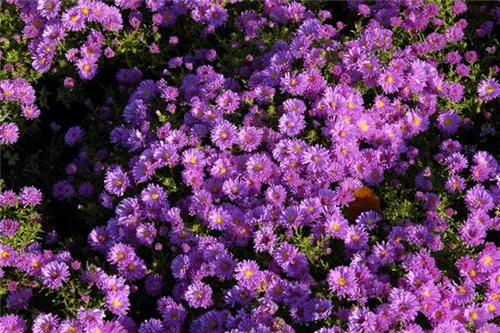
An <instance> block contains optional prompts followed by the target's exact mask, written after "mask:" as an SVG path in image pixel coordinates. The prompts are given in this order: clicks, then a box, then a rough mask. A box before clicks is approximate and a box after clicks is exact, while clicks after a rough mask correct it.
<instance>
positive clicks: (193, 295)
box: [184, 281, 213, 308]
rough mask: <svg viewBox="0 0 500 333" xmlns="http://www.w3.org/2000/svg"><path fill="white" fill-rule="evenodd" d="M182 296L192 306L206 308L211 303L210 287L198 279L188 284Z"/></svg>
mask: <svg viewBox="0 0 500 333" xmlns="http://www.w3.org/2000/svg"><path fill="white" fill-rule="evenodd" d="M184 297H185V299H186V301H187V302H188V304H189V306H191V307H193V308H208V307H210V306H212V304H213V301H212V288H210V286H209V285H207V284H205V283H203V282H200V281H196V282H194V283H192V284H190V285H189V287H188V288H187V290H186V293H185V296H184Z"/></svg>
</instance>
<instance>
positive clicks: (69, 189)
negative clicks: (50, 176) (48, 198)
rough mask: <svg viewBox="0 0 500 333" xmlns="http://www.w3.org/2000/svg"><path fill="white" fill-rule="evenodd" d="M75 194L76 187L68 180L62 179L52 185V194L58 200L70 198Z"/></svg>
mask: <svg viewBox="0 0 500 333" xmlns="http://www.w3.org/2000/svg"><path fill="white" fill-rule="evenodd" d="M74 194H75V189H74V187H73V185H72V184H71V183H70V182H68V181H67V180H61V181H59V182H57V183H55V184H54V186H53V187H52V195H53V196H54V197H55V198H56V199H58V200H69V199H71V198H72V197H73V195H74Z"/></svg>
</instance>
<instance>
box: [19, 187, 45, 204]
mask: <svg viewBox="0 0 500 333" xmlns="http://www.w3.org/2000/svg"><path fill="white" fill-rule="evenodd" d="M19 201H20V202H21V204H22V205H23V206H24V207H26V206H37V205H39V204H40V202H42V192H40V190H39V189H37V188H36V187H34V186H25V187H23V188H22V189H21V191H20V192H19Z"/></svg>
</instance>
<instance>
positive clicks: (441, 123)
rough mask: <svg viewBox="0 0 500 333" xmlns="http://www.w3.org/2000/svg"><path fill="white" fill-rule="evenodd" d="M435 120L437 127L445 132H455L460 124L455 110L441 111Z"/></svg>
mask: <svg viewBox="0 0 500 333" xmlns="http://www.w3.org/2000/svg"><path fill="white" fill-rule="evenodd" d="M437 120H438V127H439V129H440V130H442V131H443V132H445V133H447V134H453V133H455V132H456V131H457V129H458V126H459V125H460V116H459V115H458V114H457V113H456V112H455V110H449V111H446V112H443V113H441V114H440V115H439V116H438V119H437Z"/></svg>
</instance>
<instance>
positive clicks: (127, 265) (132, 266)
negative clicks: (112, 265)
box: [118, 257, 147, 281]
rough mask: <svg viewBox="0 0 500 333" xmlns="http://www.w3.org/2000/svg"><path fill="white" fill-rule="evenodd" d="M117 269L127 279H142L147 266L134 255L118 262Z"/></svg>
mask: <svg viewBox="0 0 500 333" xmlns="http://www.w3.org/2000/svg"><path fill="white" fill-rule="evenodd" d="M118 271H119V272H120V274H122V275H123V277H125V278H126V279H127V280H130V281H136V280H140V279H142V278H143V277H144V276H145V275H146V274H147V267H146V264H145V263H144V260H142V259H141V258H138V257H134V258H132V259H131V260H130V261H128V262H121V263H120V264H118Z"/></svg>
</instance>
